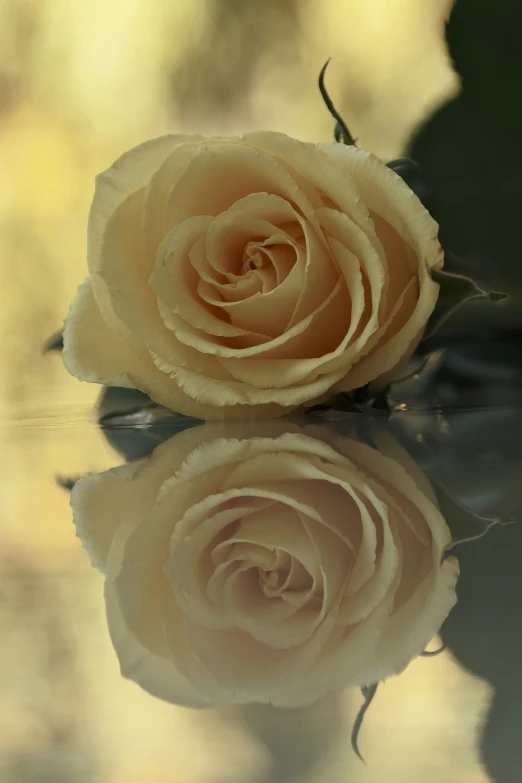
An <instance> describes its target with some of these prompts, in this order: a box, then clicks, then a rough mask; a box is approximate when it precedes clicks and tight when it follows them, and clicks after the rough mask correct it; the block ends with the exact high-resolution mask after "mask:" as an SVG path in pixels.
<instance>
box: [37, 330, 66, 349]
mask: <svg viewBox="0 0 522 783" xmlns="http://www.w3.org/2000/svg"><path fill="white" fill-rule="evenodd" d="M62 350H63V332H61V331H60V332H56V333H55V334H53V335H52V337H49V339H48V340H46V341H45V343H44V344H43V346H42V353H50V352H51V351H62Z"/></svg>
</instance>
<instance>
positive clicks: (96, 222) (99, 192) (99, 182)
mask: <svg viewBox="0 0 522 783" xmlns="http://www.w3.org/2000/svg"><path fill="white" fill-rule="evenodd" d="M201 138H202V137H201V136H191V135H186V134H183V133H181V134H170V135H168V136H160V137H159V138H156V139H150V140H149V141H146V142H144V143H143V144H139V145H138V146H137V147H133V148H132V149H130V150H128V151H127V152H125V153H124V154H123V155H122V156H121V157H119V158H118V159H117V160H116V161H115V162H114V163H113V164H112V166H111V167H110V168H109V169H107V170H106V171H103V172H102V173H101V174H98V176H97V177H96V188H95V191H94V198H93V201H92V206H91V211H90V214H89V227H88V233H87V260H88V263H89V270H90V271H93V270H95V269H97V266H98V256H99V252H100V246H101V241H102V236H103V232H104V229H105V224H106V223H107V220H108V218H109V217H110V216H111V215H112V214H113V212H114V211H115V210H116V209H117V208H118V206H119V205H120V204H121V202H122V201H123V200H124V199H125V198H127V196H130V195H131V193H134V192H135V191H136V190H139V189H140V188H142V187H144V186H145V185H147V184H148V182H149V180H150V178H151V177H152V175H153V174H154V173H155V172H156V171H157V170H158V168H159V167H160V166H161V164H162V163H163V161H164V160H165V159H166V158H167V157H168V156H169V155H170V153H171V152H172V150H173V149H174V148H175V147H176V146H177V145H178V144H186V143H188V142H194V141H199V140H201Z"/></svg>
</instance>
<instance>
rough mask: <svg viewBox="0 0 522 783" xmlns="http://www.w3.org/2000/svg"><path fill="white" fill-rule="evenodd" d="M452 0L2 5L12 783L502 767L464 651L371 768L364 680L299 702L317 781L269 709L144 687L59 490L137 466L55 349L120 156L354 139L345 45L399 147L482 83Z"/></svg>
mask: <svg viewBox="0 0 522 783" xmlns="http://www.w3.org/2000/svg"><path fill="white" fill-rule="evenodd" d="M449 10H450V3H449V2H448V0H393V2H390V0H190V2H183V0H113V1H112V2H107V0H90V2H89V3H85V2H83V0H0V368H1V369H0V372H1V383H0V439H1V444H2V449H1V452H0V461H1V465H2V469H1V472H0V636H1V639H2V644H1V645H0V778H1V780H2V781H5V783H73V782H74V783H91V781H92V782H93V783H94V782H96V783H138V781H154V783H166V782H167V781H169V783H177V782H178V781H179V783H236V782H237V783H240V782H241V783H248V781H264V780H266V781H270V782H271V783H277V781H290V780H298V781H301V783H304V781H306V780H312V779H314V780H315V779H317V780H325V781H326V780H327V781H329V783H333V782H334V781H336V780H339V781H348V780H349V781H351V782H353V783H359V781H360V782H361V783H363V782H364V781H372V782H374V781H375V782H380V781H386V783H394V781H397V782H398V781H401V783H403V782H404V781H406V783H409V781H412V783H413V782H415V783H417V781H419V780H422V781H423V782H424V783H486V782H487V781H488V780H489V779H490V778H489V777H488V775H487V773H486V772H485V771H484V769H483V767H482V765H481V763H480V761H479V751H478V743H479V740H478V737H479V733H480V729H481V724H482V722H483V720H484V719H485V715H486V712H487V708H488V704H489V701H490V698H491V690H492V689H491V687H490V685H489V684H488V683H487V682H486V681H485V680H482V679H481V678H480V677H478V676H476V675H474V674H471V673H470V672H468V671H465V670H464V669H463V668H462V667H461V666H460V665H459V664H458V663H457V662H456V660H455V659H454V658H453V657H452V656H451V655H450V654H449V653H445V654H444V655H441V656H439V657H437V658H432V659H419V660H417V661H416V662H414V663H413V664H412V665H411V666H410V667H409V669H408V670H407V672H406V673H404V674H403V675H402V676H401V677H400V678H398V679H395V680H392V681H390V682H389V683H387V684H386V685H384V686H383V687H382V688H381V690H380V691H379V693H378V696H377V699H376V701H375V702H374V704H373V706H372V709H371V710H370V712H369V713H368V715H367V719H366V722H365V725H364V729H363V734H362V737H361V747H362V750H363V753H364V755H365V757H366V758H367V760H368V762H369V765H368V767H365V766H364V765H362V764H361V763H360V762H359V761H358V760H357V759H356V758H355V756H353V754H352V752H351V750H350V747H349V735H350V730H351V725H352V722H353V718H354V716H355V713H356V711H357V709H358V706H359V704H360V695H359V694H358V693H357V692H355V693H348V694H346V696H343V697H342V699H340V700H339V701H337V700H336V701H334V702H328V703H324V704H322V705H319V706H318V707H317V708H316V709H315V710H312V711H310V712H308V713H306V714H304V713H302V712H299V711H297V712H288V713H286V714H285V715H284V716H282V718H281V721H282V724H281V725H284V726H286V727H287V733H286V734H285V736H287V737H288V743H289V745H290V746H291V743H294V747H295V748H297V747H299V748H300V753H301V755H302V753H303V749H304V748H307V749H308V751H307V752H309V753H310V754H311V756H313V755H314V753H315V754H316V755H317V756H324V758H323V761H322V762H321V764H320V765H319V766H318V767H317V769H316V770H315V771H314V772H313V776H312V775H311V776H307V775H306V774H305V772H304V771H303V770H302V769H301V770H300V771H299V770H297V771H296V770H295V769H294V770H293V771H292V769H291V767H292V763H291V762H289V767H288V768H287V769H286V768H285V769H286V771H284V770H283V771H281V770H282V769H283V767H284V763H283V766H282V767H281V769H280V770H279V771H278V772H274V771H273V770H272V771H270V769H271V767H270V764H271V761H270V748H273V747H274V742H275V740H274V736H271V735H270V732H268V734H267V729H266V721H264V717H263V710H261V709H253V710H252V711H250V712H249V713H248V714H246V715H242V716H240V715H238V714H236V713H232V712H230V713H228V714H226V715H225V714H215V713H194V712H189V711H184V710H180V709H176V708H172V707H170V706H168V705H165V704H163V703H161V702H159V701H156V700H154V699H152V698H151V697H149V696H147V695H146V694H144V693H142V692H141V691H140V690H139V689H138V688H137V686H135V685H134V684H131V683H128V682H125V681H123V680H122V679H121V678H120V675H119V670H118V666H117V661H116V657H115V655H114V654H113V652H112V649H111V647H110V643H109V640H108V635H107V632H106V628H105V618H104V610H103V603H102V592H101V591H102V581H101V578H100V577H99V576H98V574H96V573H95V572H94V571H93V570H92V569H91V567H90V565H89V563H88V559H87V557H86V555H85V554H84V553H83V551H82V549H81V547H80V545H79V543H78V542H77V540H76V539H75V536H74V531H73V527H72V522H71V514H70V509H69V505H68V496H67V493H66V492H65V491H64V490H62V489H60V488H59V487H58V486H57V485H56V482H55V477H56V476H58V475H64V474H66V475H80V474H82V473H84V472H86V471H94V470H103V469H105V468H108V467H111V466H113V465H116V464H118V463H119V462H120V461H121V459H120V457H119V456H118V455H117V453H116V452H114V451H112V450H111V448H110V447H109V445H108V444H107V443H106V442H105V440H104V439H103V438H102V436H101V434H100V433H99V432H98V430H97V428H96V427H95V426H94V424H93V423H92V420H91V411H92V407H93V405H94V403H95V400H96V397H97V393H98V391H97V389H96V388H93V387H91V386H89V385H88V384H80V383H79V382H78V381H76V380H75V379H73V378H70V377H68V375H67V373H66V372H65V370H64V369H63V367H62V365H61V361H60V357H59V355H58V354H53V355H47V356H44V355H43V354H42V345H43V343H44V341H45V340H46V338H47V337H48V336H49V335H51V334H52V333H53V332H55V331H57V330H58V329H60V328H61V325H62V323H63V319H64V317H65V315H66V313H67V310H68V306H69V304H70V302H71V301H72V298H73V296H74V293H75V290H76V287H77V285H78V284H79V283H80V282H81V280H82V279H83V277H84V275H85V271H86V265H85V229H86V222H87V215H88V209H89V205H90V200H91V197H92V193H93V185H94V176H95V174H97V173H98V172H99V171H101V170H103V169H105V168H107V167H108V166H109V165H110V164H111V163H112V161H113V160H114V159H115V158H116V157H117V156H118V155H119V154H121V152H123V151H124V150H126V149H127V148H129V147H131V146H133V145H135V144H137V143H139V142H141V141H143V140H144V139H147V138H150V137H153V136H157V135H160V134H162V133H165V132H172V131H197V132H202V133H206V134H213V133H216V134H220V135H221V134H235V133H241V132H244V131H247V130H250V129H271V130H278V131H283V132H286V133H288V134H291V135H293V136H296V137H298V138H300V139H303V140H307V141H319V140H328V139H331V138H332V132H333V122H332V120H331V118H330V116H329V115H328V113H327V111H326V109H325V108H324V106H323V105H322V102H321V99H320V96H319V92H318V89H317V76H318V73H319V70H320V68H321V66H322V65H323V63H324V62H325V61H326V59H327V58H328V57H331V58H332V62H331V64H330V67H329V71H328V79H327V82H328V89H329V91H330V93H331V95H332V97H333V98H334V100H335V102H336V105H337V106H338V108H339V109H340V110H341V112H342V113H343V115H344V116H345V118H346V120H347V123H348V125H349V127H350V129H351V130H352V132H353V133H354V135H355V136H356V137H357V138H358V139H359V141H358V144H359V146H361V147H363V148H365V149H368V150H371V151H373V152H375V153H376V154H378V155H380V156H382V157H383V158H384V159H385V160H388V159H391V158H393V157H396V156H398V155H400V154H401V153H402V152H404V150H405V149H406V148H407V146H408V144H409V140H410V139H411V138H412V136H413V135H414V134H415V132H416V129H418V128H419V127H420V126H421V124H422V123H423V122H424V121H425V120H426V118H428V117H430V116H431V115H432V114H433V113H434V112H435V111H437V110H438V109H439V107H441V106H442V105H443V104H445V103H446V102H448V101H450V100H452V99H454V98H455V96H457V95H458V93H459V89H460V80H459V77H458V75H457V74H456V72H455V71H454V69H453V67H452V64H451V61H450V58H449V56H448V53H447V50H446V45H445V42H444V23H445V20H446V18H447V16H448V14H449ZM426 143H427V142H426ZM433 146H434V145H433V142H431V147H432V148H433ZM435 146H436V143H435ZM276 744H277V743H276ZM280 750H281V749H280ZM323 751H324V752H323ZM281 752H282V753H283V750H281ZM283 755H284V753H283ZM294 758H295V754H294ZM312 766H313V764H312V763H310V767H312ZM314 776H315V777H314Z"/></svg>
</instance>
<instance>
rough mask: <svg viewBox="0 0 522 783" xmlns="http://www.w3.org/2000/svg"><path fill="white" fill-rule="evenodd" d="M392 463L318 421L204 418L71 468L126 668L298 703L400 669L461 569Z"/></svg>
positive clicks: (155, 686) (144, 682) (423, 495)
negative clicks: (138, 453)
mask: <svg viewBox="0 0 522 783" xmlns="http://www.w3.org/2000/svg"><path fill="white" fill-rule="evenodd" d="M387 450H388V451H390V453H393V452H392V451H391V450H390V447H389V446H387ZM399 458H401V457H399ZM401 461H403V458H401ZM405 464H406V467H407V469H408V470H406V469H405V468H404V467H402V465H401V464H400V462H399V461H398V460H397V458H396V454H394V455H393V458H391V457H389V456H385V455H383V454H382V453H380V452H379V451H377V450H376V449H374V448H371V447H369V446H367V445H365V444H364V443H361V442H359V441H357V440H355V439H353V438H351V437H346V436H340V435H337V434H332V433H331V432H330V431H328V430H327V429H326V428H323V427H317V426H314V425H310V426H305V427H303V428H300V427H299V426H297V425H295V424H290V423H282V422H280V421H275V422H274V421H271V422H266V423H263V424H261V422H258V423H255V422H252V423H250V425H249V424H248V423H244V424H241V425H240V424H235V423H228V424H225V423H223V424H221V425H220V424H216V423H213V424H204V425H201V426H199V427H195V428H192V429H189V430H185V431H184V432H182V433H180V434H178V435H175V436H174V437H173V438H171V439H170V440H169V441H167V442H166V443H164V444H162V445H161V446H159V447H158V448H157V449H156V450H155V451H154V452H153V454H152V455H151V457H150V458H147V459H145V460H141V461H139V462H135V463H131V464H128V465H125V466H123V467H118V468H115V469H112V470H109V471H107V472H105V473H102V474H98V475H91V476H88V477H86V478H84V479H82V480H80V481H79V482H78V483H77V484H76V486H75V487H74V490H73V493H72V500H71V503H72V508H73V512H74V520H75V524H76V527H77V531H78V535H79V537H80V538H81V540H82V541H83V543H84V546H85V548H86V549H87V551H88V553H89V554H90V556H91V558H92V560H93V563H94V564H95V565H96V566H98V567H99V568H100V569H101V570H102V571H103V573H104V574H105V577H106V588H105V597H106V606H107V615H108V621H109V629H110V633H111V636H112V640H113V644H114V647H115V649H116V652H117V655H118V657H119V660H120V664H121V670H122V673H123V674H124V675H125V676H127V677H129V678H131V679H132V680H135V681H136V682H138V683H139V684H140V685H141V686H142V687H143V688H145V689H146V690H147V691H149V692H150V693H152V694H153V695H155V696H158V697H161V698H163V699H166V700H168V701H171V702H174V703H177V704H183V705H187V706H192V707H204V706H217V705H224V704H230V703H247V702H265V703H271V704H274V705H276V706H286V707H295V706H299V705H303V704H306V703H309V702H312V701H313V700H315V699H317V698H320V697H321V696H323V695H325V694H326V693H327V692H330V691H336V690H340V689H342V688H343V687H345V686H348V685H364V684H369V683H372V682H375V681H378V680H381V679H383V678H384V677H387V676H389V675H391V674H393V673H397V672H399V671H400V670H402V669H403V668H404V667H405V666H406V665H407V664H408V662H409V661H410V660H411V658H412V657H413V656H415V655H417V654H419V653H420V652H421V651H422V650H423V649H424V648H425V646H426V645H427V643H428V642H429V641H430V639H431V638H432V637H433V635H434V634H435V633H436V632H437V631H438V630H439V628H440V626H441V624H442V622H443V620H444V619H445V617H446V616H447V614H448V612H449V611H450V609H451V607H452V606H453V604H454V603H455V600H456V599H455V582H456V579H457V575H458V566H457V564H456V561H455V560H454V559H453V558H443V553H444V550H445V548H446V547H447V546H448V545H449V544H450V542H451V535H450V533H449V530H448V527H447V525H446V523H445V521H444V518H443V517H442V516H441V514H440V512H439V511H438V509H437V508H436V506H435V504H434V502H433V501H432V500H431V499H430V498H429V497H428V495H429V494H430V489H429V485H428V484H427V480H426V479H425V478H424V477H423V476H422V475H420V474H418V475H417V474H415V472H414V469H412V468H411V466H409V465H408V464H407V463H405ZM413 476H415V477H413Z"/></svg>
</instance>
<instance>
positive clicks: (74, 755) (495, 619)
mask: <svg viewBox="0 0 522 783" xmlns="http://www.w3.org/2000/svg"><path fill="white" fill-rule="evenodd" d="M47 360H48V361H49V362H50V364H51V365H55V366H53V372H58V373H62V371H63V370H62V368H61V366H60V365H59V355H53V356H50V357H48V358H47ZM63 372H64V378H63V382H64V388H66V387H67V385H68V384H69V383H74V381H73V380H72V379H68V378H67V377H66V375H65V371H63ZM71 388H72V387H71ZM80 388H81V389H82V394H83V395H85V396H84V397H83V398H82V399H79V397H78V394H76V397H74V395H73V399H74V400H75V401H74V404H70V405H69V406H68V405H67V400H66V399H63V400H60V401H49V400H47V401H46V402H47V407H46V406H45V405H42V407H41V408H40V409H36V410H33V411H31V410H28V409H27V407H26V408H25V409H24V410H23V411H22V412H21V414H20V415H19V416H18V418H17V417H16V416H13V415H12V412H11V416H10V417H7V416H5V415H4V417H3V421H2V425H3V427H2V428H3V450H2V462H3V465H2V468H3V469H2V492H1V502H2V526H1V535H2V554H1V566H0V580H1V613H0V618H1V619H0V622H1V623H2V629H1V630H2V638H3V639H4V640H5V643H4V644H3V645H2V650H1V653H0V655H1V658H2V664H3V665H2V667H1V671H2V683H1V687H0V693H1V697H0V698H1V703H2V710H1V715H2V732H1V734H2V739H1V746H0V766H1V768H2V779H5V780H8V781H13V782H14V781H24V783H25V781H27V783H32V782H33V781H34V782H35V783H36V782H37V781H38V782H39V781H48V780H49V781H70V780H75V781H100V783H105V781H107V782H109V781H110V783H113V781H125V783H127V781H132V782H133V781H142V780H155V781H163V780H164V781H174V780H180V781H181V780H183V781H189V782H192V781H198V783H199V782H200V781H201V782H205V783H206V781H210V782H211V783H216V782H217V781H223V782H224V781H227V783H228V782H229V781H230V782H232V781H250V780H252V781H267V783H268V781H291V780H296V781H308V780H310V781H315V780H328V781H337V780H338V781H387V782H388V781H395V780H397V781H404V780H406V781H417V780H423V781H428V782H429V781H433V783H438V782H439V781H455V783H457V781H459V783H460V781H469V782H470V783H471V782H473V783H479V782H482V781H484V783H485V781H499V783H502V782H503V781H509V782H510V783H511V781H514V780H516V770H518V769H519V765H520V763H521V759H520V753H521V751H520V745H519V743H518V739H517V737H518V734H519V727H520V709H519V704H521V703H522V701H521V699H520V696H521V695H522V676H521V674H520V672H519V668H518V667H519V662H520V660H521V659H522V655H521V653H522V638H521V637H522V635H521V623H520V617H521V608H522V607H521V603H522V600H521V596H522V589H521V587H522V585H521V580H522V577H521V573H522V572H521V570H520V568H519V564H520V552H521V551H522V526H520V525H517V524H516V523H510V520H511V519H513V518H515V516H516V514H517V508H518V509H519V508H520V506H521V505H522V490H521V483H520V478H519V477H520V467H521V465H522V446H521V445H520V433H521V432H522V427H521V426H520V424H521V421H522V408H517V407H516V406H511V407H503V408H493V409H491V408H489V409H483V410H478V409H474V410H471V411H470V410H461V411H458V410H453V411H451V410H450V411H448V410H445V411H442V410H440V409H431V410H430V411H428V412H425V411H423V410H420V409H419V407H418V406H417V407H415V405H414V404H413V402H412V401H411V400H410V401H409V402H408V403H407V405H406V404H404V405H406V407H408V410H406V411H404V410H402V409H400V406H399V410H398V411H396V412H395V413H393V414H392V416H391V420H390V422H389V423H385V422H386V416H381V415H380V414H377V418H376V420H375V421H376V422H377V424H378V426H380V427H382V426H384V427H385V428H386V429H387V431H388V432H392V433H393V436H394V438H397V440H398V441H400V443H401V445H402V447H403V448H406V449H407V450H408V452H409V453H410V454H411V455H412V456H413V458H414V459H415V461H416V463H417V465H418V466H420V467H421V468H422V470H423V472H424V473H425V474H426V475H427V476H428V477H429V480H430V482H432V483H433V485H434V486H441V487H442V488H443V495H441V497H442V498H443V500H442V502H443V503H446V505H445V506H443V508H444V509H445V513H446V514H447V515H454V520H455V524H456V526H457V527H456V529H458V531H459V535H461V536H462V538H467V537H471V535H478V534H479V533H480V532H481V528H480V525H481V524H482V532H483V531H485V530H486V528H487V527H488V526H489V525H490V524H491V522H492V521H494V520H498V519H501V520H502V521H503V522H505V523H507V524H498V525H493V526H492V527H491V529H489V531H488V532H487V533H486V534H485V535H483V536H482V537H479V538H477V539H476V540H474V541H472V542H467V543H462V544H459V545H458V547H457V548H456V550H455V551H456V552H457V554H458V556H459V559H460V564H461V578H460V581H459V584H458V597H459V601H458V604H457V606H456V607H455V609H454V610H453V612H452V613H451V614H450V617H449V619H448V621H447V622H446V624H445V626H444V627H443V629H442V632H441V637H442V640H443V641H444V642H445V643H446V645H447V647H448V649H447V650H446V651H445V652H443V653H442V654H440V655H438V656H436V657H422V658H417V659H416V660H414V661H413V662H412V663H411V664H410V666H409V667H408V668H407V669H406V671H405V672H403V673H402V674H401V675H400V676H398V677H394V678H391V679H390V680H388V681H387V682H385V683H384V684H383V685H381V686H380V689H379V691H378V694H377V696H376V698H375V700H374V702H373V704H372V705H371V708H370V709H369V711H368V713H367V714H366V718H365V721H364V724H363V728H362V731H361V735H360V738H359V745H360V748H361V751H362V753H363V755H364V757H365V760H366V762H367V765H364V764H363V763H362V762H361V761H359V759H357V757H356V756H355V755H354V753H353V751H352V749H351V745H350V734H351V730H352V725H353V721H354V718H355V716H356V714H357V711H358V709H359V707H360V705H361V703H362V697H361V694H360V692H359V691H357V690H348V691H346V692H345V693H343V694H342V695H340V696H332V697H329V698H328V699H324V700H322V701H320V702H318V703H317V704H315V705H314V706H313V707H310V708H302V709H298V710H274V709H273V708H270V707H264V706H260V705H258V706H255V705H254V706H252V707H248V708H241V709H239V708H233V709H232V708H229V709H226V710H221V711H219V710H215V711H191V710H186V709H182V708H177V707H172V706H170V705H168V704H165V703H162V702H161V701H159V700H157V699H154V698H152V697H151V696H149V695H147V694H146V693H144V692H143V691H141V690H140V689H139V687H138V686H136V685H135V684H133V683H131V682H128V681H126V680H124V679H122V678H121V676H120V673H119V667H118V662H117V659H116V656H115V654H114V652H113V650H112V647H111V644H110V641H109V637H108V633H107V629H106V622H105V613H104V606H103V600H102V577H101V576H100V574H99V573H98V572H96V571H95V570H94V569H93V568H92V567H91V565H90V563H89V560H88V557H87V555H86V554H85V553H84V552H83V550H82V548H81V545H80V544H79V542H78V540H77V539H76V538H75V533H74V528H73V525H72V521H71V511H70V508H69V503H68V500H69V498H68V491H67V489H64V488H63V486H59V483H60V482H61V484H62V485H63V484H67V482H68V481H69V482H70V483H72V481H73V480H74V479H75V478H76V477H78V476H80V475H82V474H84V473H85V472H93V471H99V470H103V469H106V468H108V467H112V466H115V465H118V464H121V463H122V462H124V460H125V457H128V458H129V459H136V458H139V457H142V456H144V455H145V454H146V453H148V452H150V450H151V449H152V448H154V446H155V445H156V444H157V443H158V442H159V441H160V440H165V439H166V438H168V437H170V436H172V435H175V433H176V431H177V430H179V428H180V427H183V426H186V425H187V423H190V424H192V425H195V424H196V422H194V421H191V422H187V421H183V422H182V423H181V424H180V420H179V419H178V418H176V417H172V415H171V414H169V413H166V412H165V411H163V409H159V408H158V407H157V406H151V405H150V402H149V401H144V400H143V398H142V397H136V396H134V397H133V396H132V394H131V395H129V393H128V392H115V391H111V392H110V393H108V394H106V395H105V396H104V397H103V398H102V400H101V402H100V406H99V408H98V409H97V410H95V407H94V404H95V401H96V393H97V390H96V389H91V388H90V387H88V388H87V389H86V390H85V389H84V387H83V386H80ZM76 392H78V388H77V389H76ZM403 396H404V398H406V396H407V395H406V394H405V393H404V390H403ZM410 396H411V395H410ZM404 405H403V407H404ZM97 417H101V421H102V425H103V426H102V427H100V426H98V422H97ZM330 418H332V417H330ZM333 419H334V421H333V424H332V423H331V422H330V425H331V426H333V427H334V428H335V429H336V431H343V430H346V429H351V428H352V427H353V422H354V421H356V420H358V421H363V423H364V426H366V425H367V419H366V418H364V420H363V418H362V417H357V416H349V415H346V414H342V415H341V416H340V417H339V416H337V418H336V416H334V417H333ZM151 425H152V426H151ZM57 478H58V479H59V482H57V480H56V479H57ZM448 498H449V499H448ZM477 517H479V518H480V520H481V521H479V527H478V528H477V527H473V524H474V523H473V522H472V523H471V527H469V525H470V520H472V521H473V520H476V519H477ZM447 518H448V522H449V523H450V525H451V524H452V522H451V519H450V518H449V516H448V517H447ZM457 550H458V551H457ZM438 646H440V640H437V639H435V640H433V642H432V644H431V648H432V649H435V648H436V647H438Z"/></svg>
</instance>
